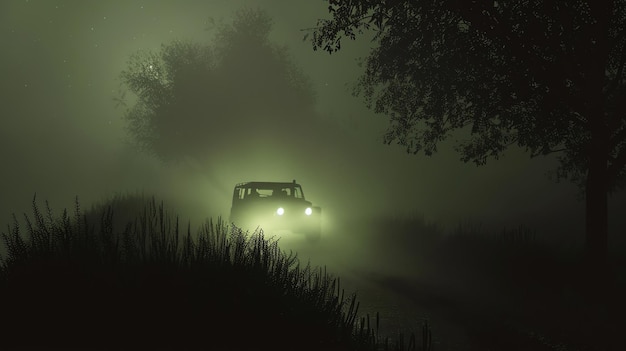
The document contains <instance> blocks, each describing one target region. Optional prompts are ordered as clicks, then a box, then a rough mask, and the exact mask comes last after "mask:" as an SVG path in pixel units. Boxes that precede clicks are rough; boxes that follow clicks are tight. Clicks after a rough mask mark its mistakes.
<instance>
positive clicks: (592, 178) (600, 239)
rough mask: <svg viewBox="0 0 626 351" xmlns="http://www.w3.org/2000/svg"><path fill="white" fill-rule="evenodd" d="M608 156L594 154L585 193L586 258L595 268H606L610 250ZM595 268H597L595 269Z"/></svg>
mask: <svg viewBox="0 0 626 351" xmlns="http://www.w3.org/2000/svg"><path fill="white" fill-rule="evenodd" d="M603 158H604V160H606V156H605V157H602V155H595V157H594V156H593V155H592V156H591V157H590V160H589V161H590V162H589V170H588V172H587V184H586V189H585V191H586V193H585V200H586V201H585V206H586V207H585V211H586V217H585V220H586V221H585V232H586V233H585V234H586V241H585V247H586V256H587V257H586V258H587V262H588V264H590V265H591V266H592V267H595V268H600V269H602V268H604V266H605V264H606V259H607V250H608V204H607V189H606V184H607V183H606V178H607V169H606V162H602V161H603V160H602V159H603ZM593 270H595V269H593Z"/></svg>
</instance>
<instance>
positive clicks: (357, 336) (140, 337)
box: [0, 198, 430, 350]
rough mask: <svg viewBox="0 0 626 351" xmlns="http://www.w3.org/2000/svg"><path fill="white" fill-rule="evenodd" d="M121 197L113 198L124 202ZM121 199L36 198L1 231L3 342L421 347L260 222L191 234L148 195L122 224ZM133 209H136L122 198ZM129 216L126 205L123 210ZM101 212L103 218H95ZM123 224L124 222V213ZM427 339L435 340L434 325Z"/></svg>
mask: <svg viewBox="0 0 626 351" xmlns="http://www.w3.org/2000/svg"><path fill="white" fill-rule="evenodd" d="M116 206H117V208H116ZM122 208H124V207H123V206H121V205H117V204H115V203H113V204H112V205H111V204H110V205H109V206H100V207H99V208H97V212H98V213H97V215H96V212H94V209H92V211H91V212H88V213H87V214H83V213H82V211H81V208H80V204H79V202H78V200H76V202H75V208H74V211H73V212H74V213H73V215H70V214H68V211H67V210H65V211H63V213H62V214H61V215H60V216H55V215H54V214H53V212H52V210H51V209H50V206H49V204H48V203H47V202H46V204H45V210H44V212H42V211H41V210H40V209H39V207H38V205H37V202H36V199H33V215H32V217H28V216H26V215H24V221H25V223H26V224H25V225H26V234H27V235H26V236H25V237H24V236H23V235H22V228H21V227H20V224H19V221H18V220H17V218H16V217H15V216H14V222H13V225H12V226H9V227H8V231H7V232H3V233H2V239H3V242H4V245H5V246H6V250H7V254H6V257H2V258H1V261H0V264H1V266H0V308H1V309H0V311H1V312H0V320H1V322H0V323H1V324H0V345H3V346H5V347H7V348H25V349H29V348H32V347H39V348H41V347H44V346H45V347H51V346H65V347H68V346H79V347H81V348H106V349H146V348H161V349H162V348H171V349H189V348H191V349H211V350H214V349H220V350H258V349H273V350H283V349H284V350H286V349H289V350H376V349H385V350H386V349H394V350H404V349H416V348H417V345H416V341H415V336H411V337H410V338H409V342H408V344H406V345H405V344H404V340H403V338H402V339H399V340H395V341H390V339H389V338H383V337H381V336H380V335H379V334H378V332H377V330H378V315H377V316H376V323H375V324H374V323H372V325H370V321H369V316H366V317H362V318H358V309H359V303H358V301H357V299H356V295H355V294H348V295H346V294H345V291H344V290H343V289H342V288H341V286H340V279H339V278H338V277H334V276H333V275H331V274H330V273H329V272H327V271H326V269H325V268H319V267H311V266H310V264H306V265H302V264H301V263H300V262H299V260H298V257H297V254H295V253H293V252H290V253H289V254H287V253H285V252H283V251H281V249H280V248H279V246H278V242H277V241H276V240H274V239H273V238H266V237H264V234H263V232H262V231H257V232H254V233H248V232H243V231H242V230H241V229H239V228H237V227H233V226H229V225H227V224H226V223H224V222H223V221H222V220H221V219H219V218H218V219H217V221H213V220H211V219H209V220H207V221H206V222H205V223H203V224H202V225H201V226H200V228H199V229H198V230H197V231H195V232H192V230H191V225H190V224H189V223H187V225H186V226H183V225H181V223H180V222H179V217H178V216H172V215H170V214H169V213H168V211H167V210H166V209H165V207H164V205H163V203H162V202H161V203H157V202H156V200H155V199H154V198H151V199H147V200H145V201H144V203H143V208H142V210H141V211H140V213H138V214H137V215H136V216H135V217H134V219H131V220H129V221H127V222H126V223H125V225H123V228H120V227H119V226H115V225H114V223H115V222H116V221H115V216H116V215H117V214H116V213H115V211H116V209H122ZM124 210H125V211H130V209H127V208H124ZM126 216H128V213H127V214H126ZM130 218H132V216H130ZM94 222H95V223H96V224H94ZM118 222H119V221H118ZM423 335H424V336H426V337H425V338H423V339H424V341H423V343H422V344H421V346H422V349H429V348H430V341H429V340H430V339H429V338H428V336H429V335H430V330H429V328H428V326H426V327H425V329H424V331H423Z"/></svg>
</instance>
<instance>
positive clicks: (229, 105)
mask: <svg viewBox="0 0 626 351" xmlns="http://www.w3.org/2000/svg"><path fill="white" fill-rule="evenodd" d="M271 28H272V21H271V19H270V18H269V17H268V15H267V14H266V13H264V12H262V11H260V10H250V9H244V10H240V11H238V12H237V13H236V15H235V17H234V20H233V22H232V23H231V24H221V25H220V26H219V27H218V28H217V31H216V34H215V37H214V39H213V41H212V42H210V44H205V43H195V42H189V41H174V42H172V43H170V44H167V45H165V44H164V45H162V47H161V50H160V51H159V52H149V51H140V52H137V53H135V54H133V55H132V56H131V57H130V59H129V61H128V66H127V68H126V69H125V70H123V71H122V73H121V80H122V83H123V84H124V85H125V87H126V88H127V89H128V90H129V91H131V92H132V93H133V94H134V95H136V97H137V100H136V102H135V103H134V104H133V105H132V106H131V107H130V108H129V109H128V110H127V111H126V113H125V117H126V119H127V121H128V132H129V134H130V136H131V137H132V140H133V141H134V142H135V143H136V144H137V145H138V146H139V147H140V148H141V149H143V150H145V151H148V152H150V153H152V154H154V155H155V156H157V157H159V158H160V159H162V160H177V159H180V158H182V157H186V156H190V157H194V158H199V159H202V158H204V157H206V156H208V155H211V153H218V152H219V151H220V150H221V149H223V148H225V147H228V146H229V144H232V143H233V142H234V141H235V140H239V141H241V140H242V139H245V138H247V137H252V136H254V135H264V136H265V137H267V138H268V139H271V138H272V137H278V135H277V134H278V132H279V131H282V130H283V129H282V128H280V127H279V128H277V126H283V125H286V124H291V125H293V124H297V123H299V122H303V123H305V122H306V119H307V117H310V116H311V114H312V113H313V109H314V102H315V98H314V93H313V90H312V88H311V85H310V82H309V79H308V78H307V77H306V76H305V75H304V74H303V73H302V71H301V70H300V69H299V68H298V67H297V66H296V65H295V64H294V63H293V62H292V61H291V59H290V57H289V54H288V52H287V49H286V48H285V47H283V46H279V45H276V44H274V43H272V42H271V41H270V40H269V34H270V32H271ZM292 137H293V138H295V136H292ZM287 138H288V137H287Z"/></svg>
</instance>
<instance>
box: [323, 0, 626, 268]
mask: <svg viewBox="0 0 626 351" xmlns="http://www.w3.org/2000/svg"><path fill="white" fill-rule="evenodd" d="M328 9H329V12H330V14H331V15H332V19H321V20H319V21H318V24H317V27H316V28H313V29H312V36H311V42H312V45H313V49H315V50H317V49H322V50H325V51H327V52H329V53H332V52H335V51H337V50H339V49H340V48H341V41H342V39H344V38H350V39H355V38H356V37H357V36H358V35H361V34H365V32H367V31H371V32H372V33H373V35H374V37H373V39H374V41H375V42H376V43H377V44H378V45H377V46H376V47H375V48H373V49H372V50H371V52H370V54H369V56H368V57H367V59H366V61H365V73H364V74H363V76H362V77H361V78H360V80H359V81H358V83H357V85H356V90H355V92H356V93H357V94H360V95H362V96H363V97H364V98H365V101H366V103H367V104H368V106H369V107H371V108H373V110H374V111H375V112H378V113H381V114H385V115H386V116H388V117H389V119H390V126H389V129H388V131H387V133H386V134H385V139H384V140H385V141H386V142H387V143H393V142H396V143H398V144H400V145H403V146H405V147H406V149H407V151H408V152H413V153H418V152H420V151H421V152H424V153H425V154H426V155H431V154H432V153H433V152H436V150H437V144H438V143H439V142H440V141H442V140H444V139H446V138H447V137H450V136H452V135H455V136H457V137H459V136H466V139H465V140H461V141H460V142H459V143H458V144H457V149H458V151H459V152H460V154H461V159H462V160H463V161H465V162H467V161H473V162H475V163H476V164H478V165H481V164H484V163H485V162H486V161H487V158H488V157H495V158H497V157H498V155H500V154H501V153H502V152H503V151H504V150H505V149H506V148H507V147H509V146H511V145H518V146H520V147H522V148H525V149H526V150H528V151H529V152H530V154H531V156H533V157H534V156H537V155H547V154H550V153H553V152H559V153H560V155H559V158H560V161H561V162H560V166H559V168H558V170H557V174H558V176H559V177H561V178H569V179H570V180H573V181H574V182H576V183H577V184H578V185H580V186H581V187H582V188H584V189H585V192H586V196H585V197H586V201H587V203H586V205H587V244H588V248H589V249H590V252H591V253H593V255H594V256H595V257H596V258H599V257H600V256H603V255H604V254H605V253H606V237H607V217H606V213H607V208H606V206H607V205H606V202H607V192H608V191H611V190H614V189H616V188H618V187H619V185H620V181H623V180H624V178H625V176H626V172H625V165H626V79H625V76H624V66H625V63H626V35H625V34H626V33H625V31H624V25H625V24H626V1H624V0H616V1H583V0H556V1H543V0H530V1H517V0H511V1H509V0H503V1H500V0H499V1H444V0H435V1H398V0H381V1H368V0H356V1H332V0H331V1H330V2H329V8H328ZM455 131H459V132H460V133H455ZM465 131H467V132H469V133H467V134H463V132H465ZM467 135H469V137H468V138H467ZM600 260H601V258H600Z"/></svg>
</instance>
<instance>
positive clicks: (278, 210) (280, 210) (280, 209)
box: [276, 207, 285, 216]
mask: <svg viewBox="0 0 626 351" xmlns="http://www.w3.org/2000/svg"><path fill="white" fill-rule="evenodd" d="M276 214H277V215H279V216H282V215H283V214H285V209H284V208H282V207H279V208H278V209H277V210H276Z"/></svg>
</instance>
